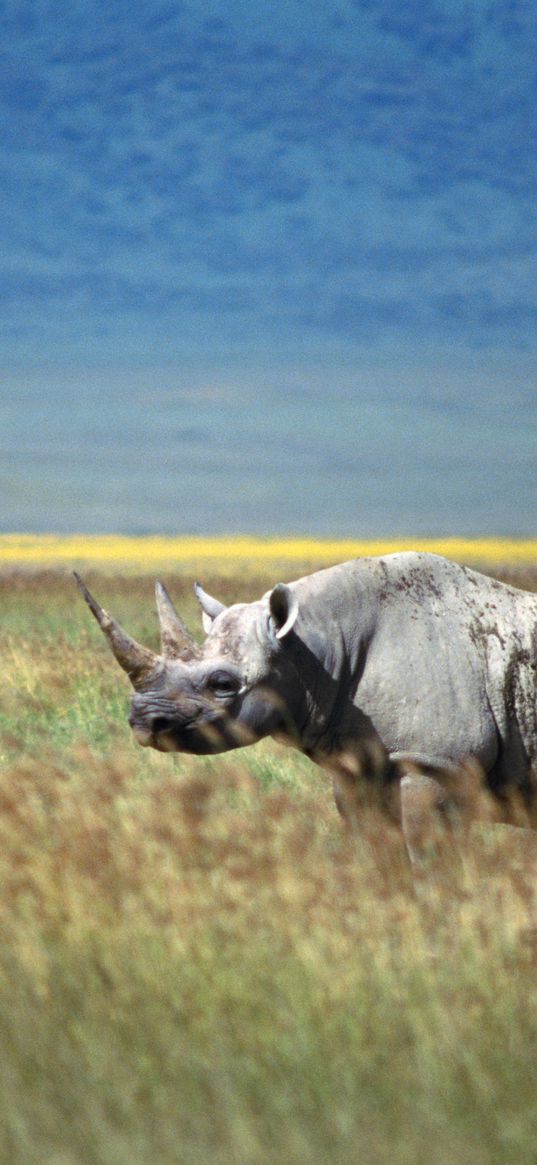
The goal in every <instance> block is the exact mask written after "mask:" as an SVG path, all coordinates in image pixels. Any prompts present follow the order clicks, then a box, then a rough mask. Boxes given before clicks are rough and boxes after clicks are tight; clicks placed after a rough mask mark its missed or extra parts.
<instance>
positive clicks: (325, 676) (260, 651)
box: [76, 551, 537, 862]
mask: <svg viewBox="0 0 537 1165" xmlns="http://www.w3.org/2000/svg"><path fill="white" fill-rule="evenodd" d="M76 579H77V582H78V585H79V587H80V589H81V591H82V594H83V595H84V598H85V600H86V602H87V603H88V605H89V607H90V610H91V611H92V613H93V615H94V616H95V618H96V619H97V622H98V623H99V625H100V627H101V630H102V631H103V632H104V635H105V636H106V638H107V640H108V643H109V645H110V647H111V649H112V651H113V653H114V655H115V658H116V659H117V661H118V663H119V664H120V666H121V667H122V668H123V670H124V671H125V672H126V673H127V675H128V677H129V679H130V681H131V684H132V686H133V688H134V696H133V699H132V703H131V708H130V714H129V722H130V725H131V728H132V731H133V733H134V736H135V738H136V740H137V741H138V742H139V743H140V744H141V745H144V746H150V747H152V748H155V749H158V750H159V751H162V752H185V753H195V754H207V753H221V752H225V751H227V750H229V749H234V748H239V747H242V746H244V745H249V744H252V743H253V742H255V741H258V740H260V739H261V738H262V737H266V736H274V737H276V738H277V739H280V740H281V739H283V740H284V741H286V742H287V743H289V744H292V745H294V746H295V747H298V748H299V749H301V750H302V752H304V753H306V754H307V756H309V757H310V758H311V759H312V760H313V761H316V762H318V763H319V764H321V765H323V766H324V767H325V768H326V769H328V770H329V771H330V772H331V774H332V780H333V786H334V794H335V800H336V804H337V806H338V808H339V810H340V811H341V813H342V814H343V816H344V817H346V819H347V820H349V821H350V820H351V818H352V815H353V812H355V806H356V803H357V802H356V798H355V799H354V800H353V799H352V797H351V796H350V794H349V790H350V789H351V788H352V787H353V782H354V783H355V782H356V780H358V778H360V779H361V778H364V775H365V780H366V781H367V780H368V779H369V780H371V779H372V778H373V777H374V781H375V784H376V787H377V788H379V789H380V790H381V792H388V793H393V791H394V790H395V793H396V795H395V804H396V810H395V812H396V814H397V815H398V819H399V823H400V825H401V828H402V831H403V835H404V838H405V840H406V843H407V848H408V851H409V854H410V858H411V860H412V861H416V862H419V860H420V858H421V854H422V849H423V838H424V836H425V835H426V831H427V826H428V823H429V822H430V821H431V820H432V818H433V817H434V816H435V815H437V814H440V815H442V814H444V815H445V813H446V810H447V809H449V803H450V798H452V797H453V795H454V791H455V794H456V791H457V782H458V781H459V779H460V780H462V777H460V774H461V773H462V772H463V768H461V766H464V764H465V763H466V762H468V758H472V763H474V764H475V765H477V766H479V770H480V772H481V773H482V774H483V780H484V783H485V787H486V789H487V790H488V792H489V793H490V796H491V798H492V800H493V801H494V804H495V806H496V808H497V811H498V820H508V819H509V805H510V804H511V803H512V799H513V797H515V798H516V799H517V800H518V802H519V803H520V804H523V805H524V806H527V807H528V809H530V808H531V805H532V803H533V801H534V799H535V795H536V791H537V781H536V776H537V767H536V760H537V699H536V696H537V692H536V688H537V595H534V594H531V593H528V592H525V591H522V590H519V589H517V588H515V587H512V586H508V585H506V584H504V583H501V582H499V581H497V580H495V579H492V578H489V577H487V576H485V575H483V574H480V573H478V572H477V571H474V570H471V569H469V568H468V567H466V566H463V565H459V564H457V563H455V562H451V561H449V560H448V559H446V558H443V557H441V556H439V555H435V554H428V553H421V552H414V551H412V552H404V553H396V554H388V555H382V556H380V557H364V558H359V559H355V560H352V561H350V562H345V563H342V564H340V565H337V566H332V567H329V568H327V569H324V570H319V571H317V572H315V573H314V574H310V575H308V576H306V577H304V578H299V579H298V580H297V581H295V582H291V583H288V584H286V583H278V584H277V585H276V586H274V587H273V588H272V589H271V590H270V591H268V592H267V593H266V594H265V595H263V596H262V598H261V599H259V600H258V601H256V602H251V603H237V604H233V605H232V606H229V607H226V606H224V604H222V603H221V602H219V601H218V600H217V599H215V598H213V597H212V596H210V595H209V594H207V593H206V592H205V591H204V589H203V587H202V586H201V585H200V584H199V583H196V584H195V591H196V595H197V598H198V600H199V603H200V605H201V609H202V621H203V628H204V631H205V634H206V638H205V641H204V642H203V644H202V645H201V646H199V645H198V644H197V643H196V641H195V640H194V638H193V637H192V635H191V634H190V633H189V631H188V630H187V628H186V626H185V624H184V623H183V621H182V619H181V618H180V616H179V615H178V613H177V611H176V610H175V608H174V606H173V603H172V600H171V598H170V596H169V594H168V592H167V590H166V588H165V587H164V585H163V584H162V583H160V582H158V583H157V584H156V603H157V610H158V614H159V620H160V629H161V650H160V652H158V653H157V652H154V651H151V650H149V649H148V648H147V647H143V646H141V645H140V644H138V643H137V642H136V641H135V640H134V639H132V638H131V637H130V636H129V635H128V634H127V632H126V631H124V630H123V628H122V627H121V626H120V625H119V623H117V622H116V620H115V619H113V618H111V617H110V616H109V615H108V614H107V613H106V611H104V610H103V608H102V607H100V606H99V604H98V603H97V602H96V601H95V599H94V598H93V596H92V595H91V594H90V592H89V591H88V590H87V588H86V586H85V585H84V583H83V582H82V580H81V579H80V578H79V576H78V575H77V576H76ZM447 778H449V779H447ZM393 801H394V799H393V798H392V802H391V803H393ZM353 806H354V808H353Z"/></svg>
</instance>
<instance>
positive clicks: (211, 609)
mask: <svg viewBox="0 0 537 1165" xmlns="http://www.w3.org/2000/svg"><path fill="white" fill-rule="evenodd" d="M194 591H195V594H196V598H197V600H198V602H199V604H200V606H201V610H202V616H201V619H202V623H203V630H204V631H205V632H206V633H207V634H208V633H209V631H210V630H211V627H212V625H213V623H214V620H215V619H216V617H217V615H221V614H222V611H225V609H226V608H225V605H224V603H220V602H219V601H218V599H213V597H212V595H208V594H207V591H204V589H203V587H202V585H201V583H199V582H197V583H194Z"/></svg>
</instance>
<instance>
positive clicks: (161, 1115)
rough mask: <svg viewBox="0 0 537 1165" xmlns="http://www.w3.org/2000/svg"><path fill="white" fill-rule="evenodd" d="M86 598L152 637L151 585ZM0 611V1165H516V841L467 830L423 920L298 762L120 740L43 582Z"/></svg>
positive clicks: (530, 1008) (519, 910)
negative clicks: (160, 749)
mask: <svg viewBox="0 0 537 1165" xmlns="http://www.w3.org/2000/svg"><path fill="white" fill-rule="evenodd" d="M269 565H270V564H269ZM504 574H505V571H504ZM219 575H220V577H211V575H210V574H209V575H207V574H205V575H204V582H205V585H207V587H208V589H210V590H212V591H214V592H215V593H217V594H218V595H219V597H222V598H224V600H229V601H231V600H232V599H233V598H235V597H241V598H250V597H251V598H253V597H255V596H256V595H257V594H259V593H261V591H262V590H263V589H265V588H266V587H267V586H268V585H270V583H271V582H273V581H275V579H274V577H273V573H272V566H271V565H270V569H269V566H266V567H265V574H263V569H262V568H261V567H259V566H258V567H257V568H256V570H255V571H251V572H249V573H248V574H246V573H245V572H244V571H239V572H238V573H236V574H235V576H234V577H233V576H232V575H228V576H227V577H223V576H224V575H225V572H220V571H219ZM89 577H90V578H91V582H92V585H93V586H94V587H95V591H96V594H97V595H98V597H99V598H100V599H101V601H102V602H103V603H104V604H105V606H107V607H109V608H110V609H111V610H113V612H114V614H116V615H117V616H118V617H119V618H120V619H121V621H122V622H124V624H125V625H126V626H127V627H128V628H129V630H130V631H131V632H132V633H134V634H135V635H136V636H137V637H139V638H140V639H142V640H143V641H144V642H148V643H156V618H155V616H154V613H153V598H152V586H151V581H150V580H149V579H148V578H137V577H134V576H131V577H128V578H122V577H121V576H120V575H119V574H117V573H116V574H113V575H109V576H100V577H99V576H98V575H97V574H96V573H95V571H93V572H91V571H90V575H89ZM286 577H292V571H291V572H290V573H289V574H287V576H286ZM514 577H515V578H520V573H519V572H516V573H515V576H514ZM166 581H167V582H168V583H169V584H170V586H171V589H172V592H173V594H174V596H175V597H177V599H178V606H179V608H180V610H181V611H182V612H183V613H184V614H185V615H186V617H187V618H188V619H189V620H190V622H191V625H192V626H193V627H194V626H195V625H197V623H198V622H199V618H198V615H197V613H196V614H195V610H194V602H193V600H192V598H191V580H190V579H189V580H188V583H187V580H186V578H185V577H184V575H183V572H182V571H178V572H172V573H171V574H170V575H166ZM524 582H525V584H526V585H528V586H532V585H533V586H534V587H537V573H536V572H535V571H533V572H532V571H528V572H526V574H525V576H524ZM0 610H1V615H0V619H1V626H2V671H3V677H2V681H3V682H2V698H1V704H0V757H1V763H2V770H3V771H2V781H1V784H0V884H1V892H0V926H1V935H2V938H1V945H0V1048H1V1051H0V1106H1V1119H0V1161H1V1162H2V1163H3V1162H6V1163H8V1162H9V1165H94V1163H95V1165H127V1163H128V1165H142V1163H143V1165H146V1163H149V1162H151V1163H153V1162H158V1163H159V1165H172V1163H173V1165H177V1163H181V1165H183V1163H185V1165H191V1163H192V1165H205V1163H208V1162H211V1165H220V1163H221V1165H231V1163H233V1165H242V1163H245V1165H250V1163H252V1165H282V1163H284V1162H285V1163H289V1165H294V1163H296V1165H310V1163H311V1165H321V1163H322V1165H326V1163H328V1162H330V1163H332V1162H333V1163H336V1165H347V1163H349V1165H355V1163H360V1165H361V1163H362V1162H364V1163H367V1165H385V1162H386V1161H388V1160H389V1161H390V1162H391V1163H393V1165H408V1162H410V1161H412V1162H416V1163H417V1165H421V1163H423V1165H455V1163H456V1162H457V1163H458V1162H459V1161H461V1160H463V1161H464V1162H466V1163H468V1165H491V1163H494V1165H496V1163H497V1165H511V1163H512V1165H526V1163H527V1165H530V1163H531V1165H534V1162H535V1157H536V1150H535V1146H536V1144H537V1088H536V1085H535V1080H536V1079H537V974H536V971H537V902H536V893H537V877H536V875H537V848H536V847H535V846H534V845H533V838H532V835H526V834H525V833H523V832H520V833H519V832H517V831H513V830H508V829H496V830H494V829H491V828H489V829H488V830H486V829H484V830H482V831H481V832H480V833H478V834H477V836H476V838H475V841H474V845H473V847H472V848H468V849H467V850H465V851H464V852H463V853H462V856H461V858H460V860H458V861H455V859H454V860H453V862H452V863H451V864H450V866H449V869H448V868H447V867H446V871H445V877H446V884H445V886H443V883H442V882H441V881H439V882H437V883H436V884H435V885H434V886H433V888H432V890H431V895H430V898H429V901H428V903H427V906H426V907H425V905H422V906H421V907H420V906H418V905H417V904H416V902H415V900H414V897H413V893H412V887H411V883H410V877H409V872H408V868H407V863H406V858H405V854H404V852H403V850H402V847H401V844H400V841H399V838H398V836H397V835H396V834H395V833H394V832H393V830H392V828H391V827H390V825H389V824H388V822H386V821H385V820H384V819H381V818H379V817H378V815H377V813H376V810H375V807H374V806H371V807H370V808H367V807H365V808H364V820H363V832H362V834H361V836H360V838H358V839H356V838H355V839H353V840H352V841H351V840H350V839H348V838H346V837H345V836H344V834H343V832H342V829H341V826H340V823H339V820H338V818H337V814H336V812H335V809H334V808H333V805H332V800H331V794H330V790H329V788H328V786H327V784H326V781H325V778H324V777H323V775H322V774H321V773H320V772H318V771H317V770H316V769H315V768H314V767H313V766H311V765H310V764H309V763H308V762H307V761H306V760H305V759H304V758H301V757H300V756H298V755H295V754H293V753H292V752H290V751H285V750H283V749H279V748H278V747H277V746H275V745H271V744H269V743H262V744H261V745H260V746H257V747H256V748H254V749H250V750H245V751H244V752H243V753H235V754H229V755H228V756H227V757H224V758H214V759H207V760H204V759H194V758H192V759H189V758H183V759H174V758H172V757H170V756H165V755H159V754H156V753H148V752H147V751H145V750H142V749H140V748H138V747H137V746H136V745H135V744H134V743H133V742H131V740H130V738H129V733H128V727H127V724H126V719H125V713H126V709H127V706H128V697H129V693H128V684H127V681H126V679H125V677H123V676H122V675H121V673H120V672H119V671H118V669H117V666H116V665H115V663H114V661H113V660H112V659H111V657H110V655H109V653H108V652H107V650H106V647H105V644H104V643H103V642H101V637H100V635H99V632H98V629H97V628H96V627H94V625H93V623H92V622H91V620H90V618H89V616H88V612H87V610H86V609H85V607H84V604H83V603H82V602H81V600H80V597H79V596H78V594H77V593H76V591H75V588H74V586H73V584H72V583H71V581H70V580H69V579H68V578H67V577H66V576H65V575H64V574H62V573H58V572H54V571H48V572H47V571H44V572H41V573H40V574H31V573H27V572H25V571H23V572H20V571H16V572H14V573H13V572H7V573H4V574H3V575H0Z"/></svg>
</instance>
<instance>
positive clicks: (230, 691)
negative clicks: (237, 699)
mask: <svg viewBox="0 0 537 1165" xmlns="http://www.w3.org/2000/svg"><path fill="white" fill-rule="evenodd" d="M207 687H208V689H209V691H210V692H211V693H212V695H213V696H218V697H220V698H221V699H224V698H225V697H226V696H236V695H237V692H238V690H239V688H240V682H239V680H238V679H237V677H236V676H233V675H231V674H230V672H227V671H215V672H213V673H212V675H210V676H208V678H207Z"/></svg>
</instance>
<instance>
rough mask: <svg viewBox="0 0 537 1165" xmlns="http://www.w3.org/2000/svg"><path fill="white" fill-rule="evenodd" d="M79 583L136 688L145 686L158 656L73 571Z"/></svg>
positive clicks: (119, 660) (113, 649) (154, 667)
mask: <svg viewBox="0 0 537 1165" xmlns="http://www.w3.org/2000/svg"><path fill="white" fill-rule="evenodd" d="M73 573H74V576H75V579H76V582H77V585H78V587H79V588H80V590H81V591H82V594H83V596H84V598H85V600H86V602H87V604H88V607H89V609H90V611H91V613H92V615H93V616H94V617H95V619H96V620H97V622H98V624H99V627H100V628H101V631H102V632H103V634H104V635H106V638H107V639H108V642H109V644H110V647H111V649H112V651H113V653H114V655H115V657H116V659H117V662H118V663H119V665H120V667H122V668H123V671H125V672H126V673H127V675H128V677H129V679H130V681H131V683H132V685H133V687H134V688H141V687H143V685H144V683H146V682H147V680H148V679H149V678H150V676H151V675H154V673H155V671H156V669H157V668H158V656H157V655H155V653H154V652H153V651H150V650H149V648H148V647H142V646H141V645H140V644H139V643H137V642H136V640H135V639H132V638H131V636H130V635H128V634H127V632H126V631H124V630H123V628H122V627H120V625H119V623H116V620H115V619H112V617H111V616H110V615H109V614H108V613H107V612H106V611H105V610H104V609H103V608H102V607H100V606H99V604H98V603H97V602H96V600H95V599H94V598H93V595H92V594H90V592H89V591H88V588H87V587H86V586H85V584H84V583H83V581H82V579H81V578H80V575H78V574H77V573H76V571H74V572H73Z"/></svg>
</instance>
